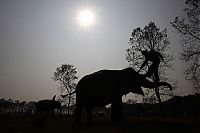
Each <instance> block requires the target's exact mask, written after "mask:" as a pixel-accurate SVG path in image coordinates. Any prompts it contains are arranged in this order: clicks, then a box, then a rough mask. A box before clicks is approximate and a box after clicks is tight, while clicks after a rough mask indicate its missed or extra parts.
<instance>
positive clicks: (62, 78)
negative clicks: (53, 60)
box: [53, 64, 78, 114]
mask: <svg viewBox="0 0 200 133" xmlns="http://www.w3.org/2000/svg"><path fill="white" fill-rule="evenodd" d="M76 74H77V71H76V68H75V67H74V66H73V65H70V64H62V65H61V66H60V67H57V68H56V72H54V75H53V79H54V80H55V81H56V82H58V83H59V90H60V93H61V94H63V93H68V94H70V93H72V92H73V91H74V90H75V87H76V83H75V81H76V79H77V78H78V77H77V76H76ZM74 100H75V97H74V95H73V94H70V95H67V96H66V97H65V98H64V101H65V103H66V105H67V107H68V111H67V112H68V114H69V107H70V105H71V104H73V102H74Z"/></svg>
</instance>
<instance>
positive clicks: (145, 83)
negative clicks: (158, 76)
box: [142, 79, 172, 91]
mask: <svg viewBox="0 0 200 133" xmlns="http://www.w3.org/2000/svg"><path fill="white" fill-rule="evenodd" d="M160 86H166V87H168V88H169V89H170V91H172V86H171V85H170V84H169V83H167V82H158V83H156V82H151V81H149V80H147V79H143V80H142V87H145V88H158V87H160Z"/></svg>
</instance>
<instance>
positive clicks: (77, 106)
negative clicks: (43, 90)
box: [74, 104, 83, 123]
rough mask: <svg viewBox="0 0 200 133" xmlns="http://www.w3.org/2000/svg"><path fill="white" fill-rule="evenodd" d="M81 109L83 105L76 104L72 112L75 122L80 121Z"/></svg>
mask: <svg viewBox="0 0 200 133" xmlns="http://www.w3.org/2000/svg"><path fill="white" fill-rule="evenodd" d="M82 111H83V105H80V104H78V105H76V108H75V112H74V115H75V123H80V121H81V115H82Z"/></svg>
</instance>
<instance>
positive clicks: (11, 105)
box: [0, 99, 35, 114]
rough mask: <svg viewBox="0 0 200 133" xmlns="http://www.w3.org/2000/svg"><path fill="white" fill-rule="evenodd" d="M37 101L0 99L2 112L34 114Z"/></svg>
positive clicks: (0, 110) (0, 111) (0, 112)
mask: <svg viewBox="0 0 200 133" xmlns="http://www.w3.org/2000/svg"><path fill="white" fill-rule="evenodd" d="M33 113H35V102H34V101H31V102H26V101H22V102H20V101H18V100H16V101H13V100H12V99H8V100H5V99H0V114H33Z"/></svg>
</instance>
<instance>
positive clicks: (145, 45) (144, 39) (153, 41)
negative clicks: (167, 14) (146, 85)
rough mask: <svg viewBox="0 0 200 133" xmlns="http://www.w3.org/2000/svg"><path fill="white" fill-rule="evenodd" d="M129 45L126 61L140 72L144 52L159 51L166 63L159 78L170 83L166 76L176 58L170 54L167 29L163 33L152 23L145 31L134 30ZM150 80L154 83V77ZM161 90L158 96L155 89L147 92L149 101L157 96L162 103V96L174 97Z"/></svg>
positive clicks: (162, 63)
mask: <svg viewBox="0 0 200 133" xmlns="http://www.w3.org/2000/svg"><path fill="white" fill-rule="evenodd" d="M129 43H130V47H129V48H128V49H127V50H126V52H127V54H126V60H127V61H128V62H129V63H130V67H132V68H133V69H135V70H136V71H138V70H139V68H140V67H141V64H142V63H143V61H144V56H143V55H142V53H141V51H142V50H148V51H150V50H154V51H158V52H160V53H161V54H162V56H163V58H164V61H163V62H161V63H160V65H159V70H158V71H159V77H160V79H161V81H166V82H169V78H168V77H166V75H167V71H168V70H172V61H173V60H174V57H173V56H172V54H170V53H169V50H170V41H169V38H168V36H167V30H166V29H164V30H162V31H161V30H160V29H159V28H158V27H157V26H156V25H155V23H154V22H150V23H149V24H148V25H147V26H145V27H144V28H143V29H141V28H140V27H138V28H134V29H133V32H132V34H131V38H130V40H129ZM150 65H151V64H150V63H149V64H148V65H147V66H146V68H144V69H143V71H141V73H143V74H144V73H146V72H147V70H148V66H150ZM149 80H151V81H154V80H153V77H151V78H150V79H149ZM174 85H175V83H174ZM174 85H173V86H174ZM159 90H160V93H159V92H158V93H157V94H156V93H155V92H156V89H155V88H152V89H148V90H145V94H146V95H145V96H146V97H148V98H149V99H153V98H152V97H155V94H156V95H157V98H158V100H159V102H161V99H160V95H162V96H163V95H165V96H173V93H172V92H170V91H169V90H168V89H165V88H164V87H160V88H159Z"/></svg>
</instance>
